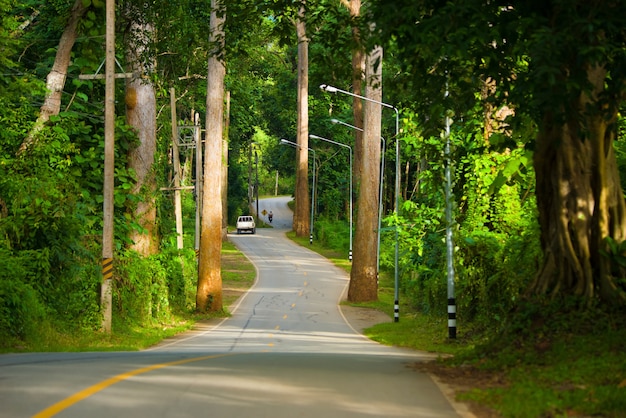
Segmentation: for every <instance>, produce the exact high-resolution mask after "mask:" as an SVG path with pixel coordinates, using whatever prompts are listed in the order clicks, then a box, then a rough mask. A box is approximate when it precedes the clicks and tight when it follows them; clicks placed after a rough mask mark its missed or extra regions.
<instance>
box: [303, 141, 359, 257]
mask: <svg viewBox="0 0 626 418" xmlns="http://www.w3.org/2000/svg"><path fill="white" fill-rule="evenodd" d="M309 138H313V139H319V140H321V141H326V142H330V143H331V144H335V145H339V146H340V147H344V148H348V150H350V252H349V253H348V260H350V261H352V147H351V146H349V145H346V144H342V143H341V142H337V141H333V140H331V139H328V138H322V137H321V136H317V135H309Z"/></svg>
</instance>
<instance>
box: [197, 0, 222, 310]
mask: <svg viewBox="0 0 626 418" xmlns="http://www.w3.org/2000/svg"><path fill="white" fill-rule="evenodd" d="M225 20H226V15H225V5H224V3H223V1H221V0H211V23H210V26H211V32H210V34H209V39H210V41H211V44H212V45H214V48H215V49H214V50H213V51H211V53H210V54H209V60H208V77H207V99H206V100H207V103H206V108H207V113H206V136H205V138H206V149H205V153H204V156H205V158H204V187H203V193H202V220H201V232H200V255H199V260H198V264H199V265H198V289H197V293H196V310H197V311H198V312H215V311H219V310H221V309H222V273H221V253H222V194H221V193H222V179H221V177H222V141H223V123H224V76H225V74H226V68H225V63H224V62H223V60H222V58H221V57H223V53H224V49H223V48H224V22H225Z"/></svg>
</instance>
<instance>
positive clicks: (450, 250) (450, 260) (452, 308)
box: [444, 82, 456, 339]
mask: <svg viewBox="0 0 626 418" xmlns="http://www.w3.org/2000/svg"><path fill="white" fill-rule="evenodd" d="M448 94H449V93H448V83H447V82H446V93H445V96H444V97H446V98H447V97H448ZM451 123H452V120H451V119H450V117H449V116H448V114H446V127H445V138H446V147H445V156H446V173H445V176H446V271H447V276H448V338H450V339H456V299H455V296H454V242H453V241H452V173H451V167H450V165H451V160H450V125H451Z"/></svg>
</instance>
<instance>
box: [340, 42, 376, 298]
mask: <svg viewBox="0 0 626 418" xmlns="http://www.w3.org/2000/svg"><path fill="white" fill-rule="evenodd" d="M382 57H383V50H382V48H381V47H376V48H374V49H373V50H372V51H371V52H370V53H369V54H368V56H367V65H366V74H365V80H366V89H367V94H366V97H368V98H369V99H371V100H374V101H377V102H382V91H383V90H382ZM381 116H382V108H381V105H379V104H377V103H372V102H370V101H365V118H364V124H363V126H364V128H365V129H364V131H363V142H364V144H363V145H364V147H363V158H362V159H361V170H360V171H361V187H360V190H359V198H358V208H359V210H358V212H357V218H356V232H355V239H354V242H355V245H354V261H353V263H352V271H351V273H350V286H349V288H348V300H349V301H351V302H365V301H374V300H377V299H378V283H377V280H378V278H377V274H376V273H377V257H376V255H377V253H376V251H377V246H378V239H377V232H376V231H377V230H378V196H379V195H378V193H379V181H380V158H381V156H380V136H381Z"/></svg>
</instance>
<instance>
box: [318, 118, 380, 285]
mask: <svg viewBox="0 0 626 418" xmlns="http://www.w3.org/2000/svg"><path fill="white" fill-rule="evenodd" d="M330 121H331V122H332V123H334V124H340V125H343V126H347V127H348V128H352V129H355V130H357V131H361V132H363V129H361V128H359V127H358V126H354V125H350V124H349V123H346V122H343V121H341V120H339V119H331V120H330ZM380 140H381V142H382V143H383V149H382V156H383V158H382V160H381V163H380V182H379V191H378V234H377V235H378V236H377V241H378V245H377V246H376V279H378V274H379V272H380V224H381V219H382V217H383V181H384V173H385V151H386V142H385V138H383V137H382V136H381V137H380Z"/></svg>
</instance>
